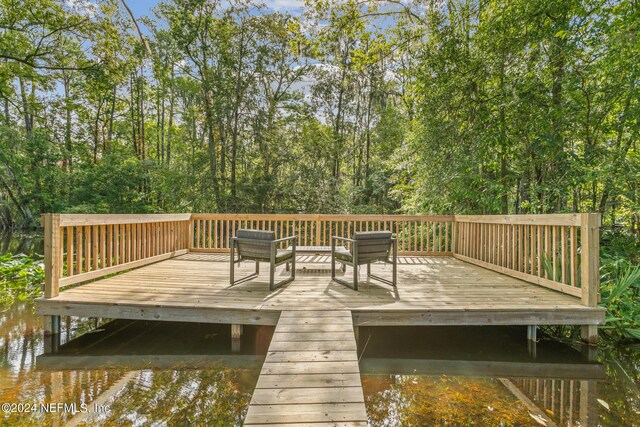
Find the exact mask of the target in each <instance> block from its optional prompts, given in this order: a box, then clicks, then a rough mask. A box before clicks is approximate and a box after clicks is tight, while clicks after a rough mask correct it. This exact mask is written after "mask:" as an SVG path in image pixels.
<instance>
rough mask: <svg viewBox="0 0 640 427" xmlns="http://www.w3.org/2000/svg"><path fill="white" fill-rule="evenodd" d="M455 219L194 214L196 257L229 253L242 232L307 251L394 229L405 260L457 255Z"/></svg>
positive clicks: (439, 216) (378, 216)
mask: <svg viewBox="0 0 640 427" xmlns="http://www.w3.org/2000/svg"><path fill="white" fill-rule="evenodd" d="M453 218H454V217H453V215H438V216H436V215H430V216H429V215H320V214H306V215H305V214H300V215H298V214H280V215H277V214H276V215H268V214H193V215H192V218H191V219H192V225H191V227H192V229H193V240H192V242H191V246H190V248H189V250H191V251H193V252H229V241H230V239H231V238H232V237H233V236H234V233H235V230H237V229H238V228H252V229H258V230H273V231H275V232H276V238H277V239H279V238H282V237H286V236H291V235H296V236H298V245H301V246H330V245H331V236H340V237H351V235H352V234H353V233H354V232H356V231H378V230H390V231H391V232H393V233H394V234H395V235H396V237H397V238H398V252H399V253H400V254H402V255H428V256H437V255H452V251H451V242H452V239H451V235H452V234H451V233H452V230H453Z"/></svg>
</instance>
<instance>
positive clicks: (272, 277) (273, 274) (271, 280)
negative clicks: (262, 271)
mask: <svg viewBox="0 0 640 427" xmlns="http://www.w3.org/2000/svg"><path fill="white" fill-rule="evenodd" d="M275 280H276V266H275V263H271V266H270V267H269V290H270V291H272V290H274V289H275V286H274V285H275Z"/></svg>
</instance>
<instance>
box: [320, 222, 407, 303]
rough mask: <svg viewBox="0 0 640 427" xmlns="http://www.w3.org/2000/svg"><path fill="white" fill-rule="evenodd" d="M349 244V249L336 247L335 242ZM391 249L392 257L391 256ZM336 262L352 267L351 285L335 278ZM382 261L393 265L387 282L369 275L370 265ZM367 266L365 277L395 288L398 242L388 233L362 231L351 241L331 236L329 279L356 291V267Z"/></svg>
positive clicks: (355, 234) (354, 235)
mask: <svg viewBox="0 0 640 427" xmlns="http://www.w3.org/2000/svg"><path fill="white" fill-rule="evenodd" d="M338 241H341V242H348V243H351V248H350V249H347V248H346V247H344V246H341V247H336V242H338ZM392 249H393V255H392V253H391V252H392ZM336 260H337V261H338V262H340V263H342V265H343V268H344V266H345V265H350V266H352V267H353V283H349V282H347V281H345V280H342V279H338V278H336ZM376 261H383V262H385V263H387V264H392V265H393V273H392V279H391V280H388V279H385V278H382V277H379V276H374V275H373V274H371V263H373V262H376ZM364 264H366V265H367V277H370V278H372V279H375V280H378V281H380V282H382V283H385V284H387V285H391V286H393V287H395V286H396V282H397V276H398V241H397V240H396V239H395V238H394V237H392V236H391V232H389V231H363V232H357V233H354V234H353V238H352V239H347V238H345V237H338V236H333V237H332V238H331V279H333V280H335V281H336V282H338V283H340V284H342V285H345V286H348V287H350V288H352V289H354V290H356V291H357V290H358V266H360V265H364Z"/></svg>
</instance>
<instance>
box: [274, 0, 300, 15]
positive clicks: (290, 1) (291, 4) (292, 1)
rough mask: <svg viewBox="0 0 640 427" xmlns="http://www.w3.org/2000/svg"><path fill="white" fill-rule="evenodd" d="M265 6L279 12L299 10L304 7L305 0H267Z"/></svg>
mask: <svg viewBox="0 0 640 427" xmlns="http://www.w3.org/2000/svg"><path fill="white" fill-rule="evenodd" d="M264 4H265V6H267V7H268V8H269V9H271V10H275V11H278V12H292V11H299V10H300V9H302V8H303V7H304V0H265V1H264Z"/></svg>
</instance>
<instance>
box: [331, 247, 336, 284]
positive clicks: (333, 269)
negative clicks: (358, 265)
mask: <svg viewBox="0 0 640 427" xmlns="http://www.w3.org/2000/svg"><path fill="white" fill-rule="evenodd" d="M331 278H332V279H335V278H336V257H335V254H334V253H333V251H331Z"/></svg>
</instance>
